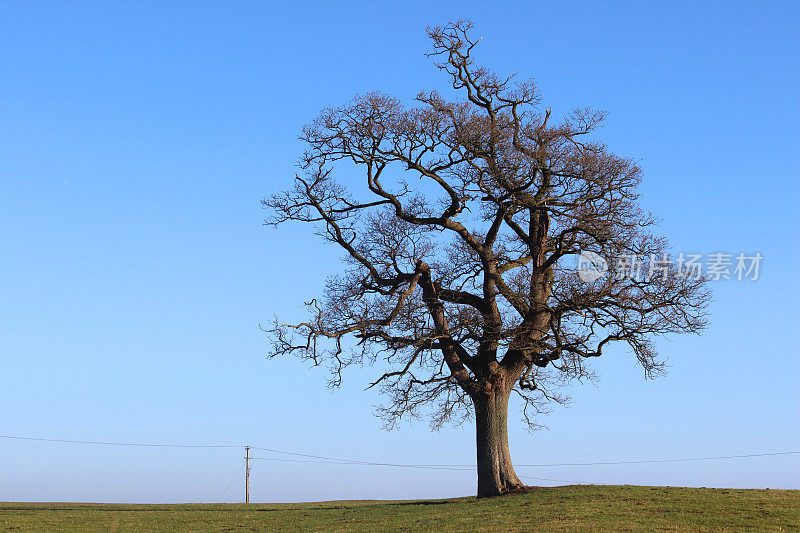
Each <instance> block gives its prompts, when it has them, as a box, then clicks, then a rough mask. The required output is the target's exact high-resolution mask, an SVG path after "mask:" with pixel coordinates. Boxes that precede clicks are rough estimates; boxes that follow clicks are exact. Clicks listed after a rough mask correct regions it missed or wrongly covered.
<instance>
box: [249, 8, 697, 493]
mask: <svg viewBox="0 0 800 533" xmlns="http://www.w3.org/2000/svg"><path fill="white" fill-rule="evenodd" d="M470 30H471V24H470V23H469V22H464V21H459V22H455V23H451V24H449V25H447V26H444V27H434V28H428V30H427V31H428V35H429V37H430V39H431V40H432V42H433V50H432V52H431V53H430V54H429V55H430V56H431V57H433V58H434V62H435V64H436V66H437V67H438V68H439V69H440V70H441V71H443V72H444V73H446V74H447V75H448V76H449V78H450V80H451V81H452V85H453V88H454V89H455V93H456V94H459V95H461V96H462V99H460V100H456V101H451V100H447V99H445V97H443V96H441V95H440V94H438V93H436V92H429V93H420V94H419V95H418V96H417V98H416V103H415V105H414V106H413V107H410V108H407V107H404V106H403V104H402V103H401V102H400V101H398V100H396V99H394V98H392V97H390V96H387V95H385V94H381V93H369V94H366V95H362V96H357V97H355V98H354V99H353V100H352V101H351V102H350V103H349V104H347V105H344V106H342V107H336V108H331V109H327V110H325V111H323V112H322V113H321V114H320V115H319V116H318V117H317V119H316V120H314V121H313V122H312V123H311V124H310V125H308V126H306V127H305V128H304V129H303V133H302V135H301V138H302V140H303V141H304V142H305V143H306V144H307V147H308V148H307V151H306V152H305V153H304V155H303V157H302V159H301V164H300V167H301V169H302V172H301V173H300V174H298V175H296V176H295V180H294V186H293V188H291V190H288V191H286V192H283V193H280V194H276V195H274V196H272V197H269V198H267V199H265V200H264V205H265V206H266V207H267V208H268V209H269V212H270V216H269V218H268V220H267V223H269V224H274V225H278V224H282V223H284V222H287V221H300V222H310V223H312V224H314V225H315V227H316V228H317V231H318V233H319V235H321V236H322V237H323V238H324V239H327V240H328V241H330V242H332V243H335V244H336V245H338V246H339V247H341V248H342V249H343V251H344V253H345V257H346V263H347V266H346V267H345V268H344V269H343V272H341V273H339V274H338V275H335V276H333V277H331V278H330V279H329V280H328V282H327V286H326V290H325V294H324V297H323V298H322V299H321V300H319V301H318V300H314V301H312V302H310V303H309V304H308V306H309V309H310V317H309V319H308V320H307V321H306V322H303V323H299V324H291V325H289V324H282V323H280V322H279V321H278V320H277V319H276V321H275V323H274V324H273V325H272V326H271V327H270V328H269V332H270V333H271V335H272V338H273V347H272V352H271V355H280V354H289V353H294V354H297V355H300V356H301V357H303V358H308V359H310V360H312V361H313V362H314V363H315V364H328V365H330V367H331V370H332V378H331V384H332V385H334V386H338V385H339V384H340V383H341V377H342V369H343V368H344V367H346V366H347V365H350V364H372V363H375V362H377V361H378V360H382V361H384V362H385V363H387V365H388V370H387V371H386V373H384V374H383V375H382V376H380V377H379V378H378V379H377V380H376V381H375V382H374V383H372V385H371V386H375V385H377V386H380V387H382V388H383V390H384V391H386V392H387V393H388V394H389V397H390V400H391V401H390V402H389V403H388V404H387V405H386V406H384V407H383V408H382V413H381V414H382V415H383V416H385V417H386V419H387V420H388V421H389V423H390V424H391V423H393V422H394V421H396V420H398V419H399V418H400V417H402V416H404V415H412V416H414V415H417V414H418V413H419V412H420V411H421V410H422V411H424V410H425V408H426V407H427V406H431V405H432V406H434V410H433V426H440V425H441V424H443V423H445V422H448V421H462V420H464V418H465V417H469V416H471V415H474V416H475V423H476V434H477V466H478V496H479V497H483V496H492V495H497V494H502V493H506V492H510V491H517V490H521V489H523V488H524V485H523V484H522V483H521V482H520V480H519V478H518V477H517V475H516V474H515V472H514V468H513V466H512V463H511V456H510V452H509V445H508V435H507V412H508V403H509V396H510V395H511V393H512V392H516V393H518V394H519V395H520V397H521V398H522V400H523V402H524V403H523V412H524V415H525V420H527V421H528V423H529V424H532V425H533V424H535V420H536V418H535V416H533V415H535V414H537V413H538V412H540V411H541V410H542V409H543V408H544V406H545V405H546V404H547V402H548V401H563V397H562V396H560V395H559V394H558V387H559V385H562V384H564V383H566V382H568V381H569V380H571V379H575V378H578V379H580V378H581V377H585V376H588V375H589V373H590V371H589V369H588V368H587V366H586V360H587V359H589V358H592V357H598V356H600V355H601V354H602V353H603V349H604V348H605V347H606V345H608V344H610V343H612V342H619V343H625V344H627V345H628V346H629V347H630V349H631V350H632V351H633V353H634V354H635V356H636V358H637V359H638V362H639V363H640V364H641V366H642V367H643V368H644V371H645V373H646V375H648V376H649V375H651V374H653V373H655V372H658V371H659V370H660V369H661V368H662V366H663V362H662V361H661V360H660V359H659V358H658V355H657V353H656V352H655V350H654V345H653V337H654V336H658V335H663V334H668V333H679V332H698V331H700V330H701V329H702V328H703V327H704V325H705V323H704V308H705V305H706V303H707V301H708V294H707V291H706V289H705V285H704V283H705V282H704V280H703V279H692V278H690V277H686V276H681V275H679V273H678V272H675V269H674V268H666V269H663V268H662V269H661V270H660V271H659V272H660V275H655V276H649V277H647V278H646V279H639V278H637V277H636V276H632V275H629V276H612V275H606V276H601V277H599V278H598V279H596V280H593V281H589V282H586V281H583V280H582V279H581V277H580V276H579V275H578V272H577V271H576V269H575V266H574V263H575V257H576V255H577V254H579V253H580V252H584V253H588V252H591V253H593V254H597V255H596V256H593V257H600V258H603V259H604V260H605V261H607V262H608V264H612V263H613V262H614V261H616V260H618V258H619V257H621V256H636V257H641V258H651V259H650V260H649V262H647V263H645V265H646V266H647V265H650V266H653V265H655V262H654V261H655V259H652V258H660V257H663V256H664V254H665V253H667V241H666V240H665V239H664V238H661V237H658V236H655V235H653V234H652V233H651V232H650V229H651V227H652V226H653V224H654V223H655V220H654V218H653V217H652V216H651V215H650V214H649V213H647V212H645V211H643V210H642V209H641V208H640V207H639V206H638V204H637V200H638V195H637V186H638V185H639V182H640V178H641V174H642V171H641V169H640V168H639V166H637V164H636V163H635V162H634V161H632V160H631V159H628V158H624V157H620V156H618V155H615V154H614V153H612V152H611V151H609V150H608V149H607V148H606V147H605V146H604V145H603V144H601V143H600V142H597V141H596V140H592V139H591V134H592V132H594V131H595V130H596V129H597V128H598V126H600V124H601V122H602V120H603V118H604V114H603V113H602V112H597V111H592V110H589V109H581V110H576V111H574V112H572V113H571V114H569V115H568V116H566V117H565V118H564V119H562V120H561V121H560V122H558V123H556V121H555V120H554V119H553V118H552V117H551V112H550V109H545V110H542V109H541V107H540V106H539V99H540V98H539V93H538V91H537V90H536V87H535V85H534V83H533V81H525V82H516V80H514V79H513V77H510V78H501V77H498V76H497V75H495V74H493V73H491V72H490V71H488V70H486V69H484V68H482V67H478V66H476V65H475V64H474V63H473V58H472V52H473V48H474V47H475V45H476V44H477V40H475V39H474V38H473V37H472V36H471V32H470ZM334 169H337V170H339V171H341V170H345V171H350V174H349V175H351V176H352V175H354V174H356V172H353V171H358V172H357V173H359V174H360V173H361V172H363V175H364V178H365V180H363V181H361V180H358V182H354V183H352V184H350V186H349V187H345V186H343V185H342V184H341V182H337V181H334V177H333V170H334ZM409 178H414V179H415V181H414V184H413V185H412V184H410V180H409ZM357 195H358V197H357ZM348 339H351V340H348Z"/></svg>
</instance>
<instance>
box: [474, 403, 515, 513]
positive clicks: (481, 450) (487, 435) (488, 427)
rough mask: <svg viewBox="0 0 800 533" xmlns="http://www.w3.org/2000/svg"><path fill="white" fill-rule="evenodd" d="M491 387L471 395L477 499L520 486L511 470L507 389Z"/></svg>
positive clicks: (512, 467)
mask: <svg viewBox="0 0 800 533" xmlns="http://www.w3.org/2000/svg"><path fill="white" fill-rule="evenodd" d="M505 389H506V388H505V387H497V388H493V389H492V390H491V391H488V392H480V393H477V394H475V395H474V396H473V398H472V403H473V405H474V406H475V430H476V444H477V459H478V498H486V497H488V496H498V495H500V494H507V493H509V492H515V491H519V490H521V489H523V488H524V487H525V485H523V484H522V482H521V481H520V480H519V478H518V477H517V474H516V473H515V472H514V466H513V465H512V464H511V451H510V450H509V447H508V397H509V395H510V393H511V391H510V390H505Z"/></svg>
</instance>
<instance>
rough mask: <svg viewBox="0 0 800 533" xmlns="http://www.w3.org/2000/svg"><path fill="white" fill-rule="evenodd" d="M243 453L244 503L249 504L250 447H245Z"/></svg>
mask: <svg viewBox="0 0 800 533" xmlns="http://www.w3.org/2000/svg"><path fill="white" fill-rule="evenodd" d="M244 452H245V455H244V461H245V462H244V465H245V466H244V503H250V446H245V447H244Z"/></svg>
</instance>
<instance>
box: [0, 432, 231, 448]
mask: <svg viewBox="0 0 800 533" xmlns="http://www.w3.org/2000/svg"><path fill="white" fill-rule="evenodd" d="M0 439H15V440H32V441H39V442H59V443H66V444H95V445H100V446H143V447H147V448H242V446H239V445H234V444H151V443H142V442H110V441H98V440H69V439H43V438H38V437H20V436H17V435H0Z"/></svg>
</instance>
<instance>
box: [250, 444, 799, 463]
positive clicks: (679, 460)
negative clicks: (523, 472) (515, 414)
mask: <svg viewBox="0 0 800 533" xmlns="http://www.w3.org/2000/svg"><path fill="white" fill-rule="evenodd" d="M254 449H256V450H262V451H268V452H272V453H280V454H285V455H294V456H299V457H309V458H312V459H324V460H327V461H340V462H342V463H345V464H369V465H376V466H405V467H410V468H443V467H472V468H475V465H468V464H414V465H409V464H398V463H377V462H372V461H355V460H352V459H342V458H338V457H324V456H321V455H309V454H304V453H297V452H287V451H283V450H275V449H270V448H258V447H254ZM796 454H800V451H790V452H768V453H749V454H744V455H720V456H716V457H685V458H679V459H644V460H638V461H595V462H588V463H539V464H517V465H514V466H515V468H516V467H535V468H539V467H552V466H598V465H624V464H646V463H675V462H685V461H713V460H720V459H741V458H746V457H767V456H775V455H796ZM262 459H263V458H262Z"/></svg>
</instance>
